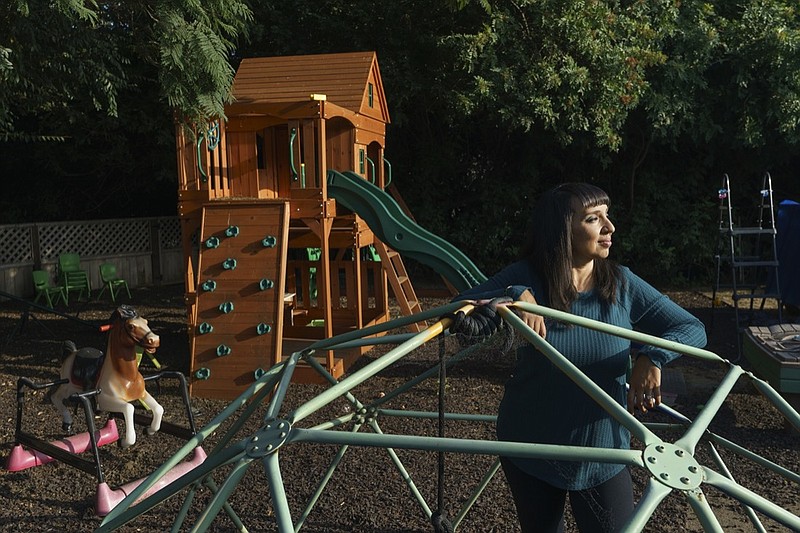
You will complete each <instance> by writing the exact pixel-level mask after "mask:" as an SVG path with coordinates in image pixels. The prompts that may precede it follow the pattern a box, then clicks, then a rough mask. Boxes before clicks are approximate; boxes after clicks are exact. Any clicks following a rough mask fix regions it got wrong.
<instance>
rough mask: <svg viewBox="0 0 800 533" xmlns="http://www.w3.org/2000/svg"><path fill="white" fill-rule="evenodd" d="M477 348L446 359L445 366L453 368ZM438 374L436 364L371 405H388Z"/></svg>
mask: <svg viewBox="0 0 800 533" xmlns="http://www.w3.org/2000/svg"><path fill="white" fill-rule="evenodd" d="M479 347H480V344H473V345H472V346H468V347H467V348H465V349H463V350H461V351H459V352H458V353H457V354H455V355H454V356H452V357H450V358H448V359H447V361H446V363H445V364H446V365H447V368H450V367H451V366H454V365H455V364H457V363H458V362H459V361H461V360H462V359H465V358H466V357H467V356H468V355H471V354H472V352H474V351H475V350H476V349H478V348H479ZM438 372H439V365H438V364H436V365H434V366H432V367H431V368H429V369H428V370H426V371H425V372H423V373H422V374H420V375H418V376H417V377H416V378H413V379H411V380H409V381H407V382H405V383H404V384H403V385H400V386H399V387H397V388H395V389H394V390H393V391H392V392H388V393H386V395H385V396H384V397H383V398H379V399H378V400H376V401H374V402H373V403H372V404H371V405H372V406H375V407H380V406H381V405H383V404H385V403H388V402H389V401H391V400H393V399H394V398H397V397H398V396H400V395H402V394H404V393H406V392H408V391H409V390H411V389H413V388H414V387H416V386H417V385H419V384H420V383H422V382H423V381H425V380H426V379H429V378H430V377H432V376H434V375H437V374H438Z"/></svg>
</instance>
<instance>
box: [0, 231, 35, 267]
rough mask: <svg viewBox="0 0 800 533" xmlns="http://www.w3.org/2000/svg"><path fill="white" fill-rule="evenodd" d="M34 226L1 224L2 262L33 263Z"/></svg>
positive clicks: (0, 258) (0, 256) (12, 263)
mask: <svg viewBox="0 0 800 533" xmlns="http://www.w3.org/2000/svg"><path fill="white" fill-rule="evenodd" d="M31 229H32V226H0V242H2V243H3V246H0V264H3V265H15V264H25V263H33V243H32V242H31Z"/></svg>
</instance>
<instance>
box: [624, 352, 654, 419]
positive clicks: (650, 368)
mask: <svg viewBox="0 0 800 533" xmlns="http://www.w3.org/2000/svg"><path fill="white" fill-rule="evenodd" d="M660 404H661V369H660V368H658V367H657V366H656V365H654V364H653V363H652V362H651V361H650V358H649V357H647V356H646V355H640V356H639V357H637V358H636V359H635V360H634V363H633V369H632V370H631V378H630V388H629V389H628V411H630V412H631V413H633V412H634V411H641V412H642V413H646V412H647V410H648V409H654V408H655V407H656V406H658V405H660Z"/></svg>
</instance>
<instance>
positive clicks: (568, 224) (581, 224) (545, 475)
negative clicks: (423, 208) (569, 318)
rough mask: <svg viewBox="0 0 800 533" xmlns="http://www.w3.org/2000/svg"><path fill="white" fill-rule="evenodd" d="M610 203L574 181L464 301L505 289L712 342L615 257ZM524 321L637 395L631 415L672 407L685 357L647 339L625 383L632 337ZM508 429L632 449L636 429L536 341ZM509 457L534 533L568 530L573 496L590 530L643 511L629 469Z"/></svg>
mask: <svg viewBox="0 0 800 533" xmlns="http://www.w3.org/2000/svg"><path fill="white" fill-rule="evenodd" d="M608 204H609V199H608V195H607V194H606V193H605V192H603V191H602V190H601V189H599V188H598V187H595V186H593V185H590V184H587V183H565V184H562V185H559V186H558V187H556V188H554V189H552V190H550V191H548V192H546V193H545V194H544V195H542V197H541V198H540V199H539V201H538V202H537V204H536V206H535V209H534V211H533V216H532V219H531V225H530V236H529V239H528V244H527V246H526V248H525V249H524V251H523V258H522V259H521V260H520V261H518V262H516V263H514V264H512V265H510V266H508V267H506V268H505V269H503V270H502V271H501V272H499V273H498V274H496V275H495V276H494V277H492V278H491V279H489V280H488V281H486V282H485V283H483V284H481V285H480V286H478V287H475V288H472V289H470V290H468V291H466V292H464V293H462V294H460V295H459V296H458V297H457V298H456V299H457V300H475V301H477V302H478V303H484V304H485V301H486V300H488V299H495V298H498V297H503V296H505V297H510V299H511V300H522V301H526V302H532V303H536V302H539V303H541V304H542V305H546V306H549V307H552V308H555V309H559V310H563V311H568V312H570V313H572V314H575V315H580V316H583V317H587V318H591V319H595V320H600V321H602V322H605V323H608V324H612V325H616V326H620V327H624V328H627V329H633V328H635V329H636V330H638V331H643V332H645V333H649V334H651V335H655V336H658V337H662V338H664V339H668V340H672V341H676V342H680V343H682V344H687V345H690V346H697V347H702V346H705V343H706V335H705V329H704V327H703V325H702V323H701V322H700V321H699V320H697V319H696V318H695V317H693V316H692V315H691V314H689V313H688V312H687V311H685V310H683V309H682V308H681V307H679V306H678V305H677V304H675V303H673V302H672V301H671V300H669V298H667V297H666V296H664V295H663V294H661V293H659V292H658V291H657V290H656V289H654V288H653V287H651V286H650V285H649V284H647V283H646V282H645V281H643V280H642V279H641V278H639V277H638V276H636V275H635V274H634V273H633V272H631V271H630V270H629V269H628V268H626V267H623V266H620V265H617V264H616V263H614V262H613V261H611V260H609V259H608V256H609V251H610V249H611V244H612V235H613V233H614V230H615V228H614V224H612V222H611V220H610V219H609V216H608ZM496 302H497V300H495V304H496ZM487 307H488V306H486V305H484V307H478V309H477V310H476V312H477V314H475V313H473V314H474V315H475V316H474V318H472V319H471V318H470V317H466V319H465V318H464V317H463V316H459V317H458V318H457V320H455V321H454V323H453V325H452V326H451V328H450V329H451V332H455V333H459V332H462V333H464V332H469V331H475V329H474V327H475V325H476V324H475V322H476V321H478V322H481V320H482V319H483V321H484V322H485V316H486V315H487V314H491V313H487V311H489V309H487ZM522 317H523V320H524V321H525V322H526V324H528V326H530V327H531V329H533V330H534V331H536V332H537V333H539V334H540V335H541V336H542V337H545V338H546V339H547V341H548V342H549V343H550V344H552V345H553V347H555V348H556V349H557V350H558V351H559V352H560V353H562V354H563V355H564V356H565V357H567V358H568V359H569V360H570V361H572V363H574V364H575V365H576V366H577V367H578V368H580V369H581V370H582V371H583V372H584V373H585V374H586V375H588V376H589V377H590V378H591V379H592V380H593V381H594V382H595V383H597V384H598V385H599V386H600V387H602V388H603V390H605V391H606V392H607V393H608V394H609V395H611V396H612V397H614V398H616V399H617V401H619V402H620V404H622V405H625V404H626V403H627V406H628V410H629V411H631V412H633V411H634V410H639V411H642V412H645V411H647V410H648V409H652V408H654V407H656V406H657V405H659V404H660V403H661V366H662V365H664V364H665V363H668V362H669V361H672V360H673V359H675V358H676V357H678V354H676V353H673V352H668V351H665V350H662V349H660V348H654V347H650V346H644V347H641V348H640V349H639V350H638V352H637V355H636V358H635V361H634V362H633V367H632V369H631V375H630V390H629V391H626V373H627V370H628V367H629V363H630V342H629V341H627V340H625V339H620V338H618V337H614V336H610V335H607V334H604V333H600V332H596V331H593V330H589V329H587V328H582V327H577V326H569V325H566V324H562V323H557V322H551V321H549V320H545V319H544V318H543V317H541V316H538V315H533V314H530V313H522ZM470 322H472V323H471V324H470ZM482 325H485V323H484V324H482ZM470 326H472V328H470ZM497 436H498V439H499V440H503V441H515V442H532V443H547V444H564V445H572V446H592V447H605V448H620V449H628V448H629V447H630V433H629V432H628V430H627V429H625V428H624V427H623V426H621V425H620V424H619V423H618V422H617V421H615V420H614V419H612V418H611V416H609V415H608V414H607V413H606V412H605V411H604V410H603V409H602V408H601V407H599V406H598V405H597V404H596V403H595V402H594V401H593V400H592V399H590V398H589V396H588V395H587V394H586V393H585V392H583V391H582V390H581V389H580V388H579V387H578V386H577V385H576V384H575V383H573V382H572V381H571V380H570V379H569V378H568V377H567V376H566V375H565V374H563V373H562V372H561V371H559V370H558V369H557V368H555V366H553V365H552V364H551V363H550V362H549V361H548V360H547V359H546V358H545V357H544V356H543V355H542V354H539V353H538V352H537V351H536V350H535V348H534V347H533V346H532V345H530V344H527V343H526V344H525V345H524V346H523V347H521V348H520V349H519V351H518V354H517V366H516V368H515V370H514V373H513V376H512V377H511V379H510V380H509V381H508V383H506V387H505V394H504V396H503V400H502V402H501V403H500V409H499V413H498V418H497ZM501 461H502V465H503V470H504V472H505V475H506V478H507V480H508V482H509V486H510V488H511V492H512V495H513V497H514V502H515V504H516V508H517V515H518V516H519V520H520V524H521V526H522V531H523V532H529V531H531V532H532V531H536V532H543V531H563V528H564V518H563V516H564V503H565V499H566V495H567V494H569V497H570V506H571V508H572V511H573V515H574V517H575V520H576V523H577V524H578V527H579V528H580V530H581V531H584V532H587V531H592V532H594V531H617V530H618V529H619V528H620V527H621V526H622V525H624V524H625V522H626V521H627V519H628V518H629V517H630V514H631V513H632V511H633V490H632V484H631V477H630V472H629V470H628V469H627V468H626V467H625V466H624V465H619V464H607V463H593V462H584V463H579V462H570V461H549V460H539V459H520V458H513V457H503V458H501Z"/></svg>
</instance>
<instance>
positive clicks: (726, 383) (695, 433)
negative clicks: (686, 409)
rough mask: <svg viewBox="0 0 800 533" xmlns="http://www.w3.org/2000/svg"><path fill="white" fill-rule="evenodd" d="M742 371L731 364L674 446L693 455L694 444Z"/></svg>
mask: <svg viewBox="0 0 800 533" xmlns="http://www.w3.org/2000/svg"><path fill="white" fill-rule="evenodd" d="M743 373H744V370H742V369H741V367H738V366H731V368H730V370H729V371H728V374H727V375H726V376H725V378H724V379H723V380H722V383H720V385H719V387H717V390H715V391H714V393H713V394H712V395H711V397H710V398H709V399H708V401H707V402H706V405H705V407H703V410H702V411H700V413H699V414H698V415H697V418H696V419H695V420H694V422H693V423H692V425H691V426H690V427H689V429H688V431H686V433H684V435H683V437H681V438H680V439H678V440H677V441H675V445H676V446H680V447H681V448H683V449H685V450H688V451H689V453H691V454H692V455H694V449H695V446H697V443H698V442H699V441H700V437H702V436H703V434H704V433H705V431H706V429H708V426H709V424H711V421H712V420H713V419H714V416H716V414H717V412H718V411H719V409H720V407H722V403H723V402H724V401H725V398H727V397H728V393H730V391H731V389H733V386H734V385H736V381H737V380H738V379H739V376H741V375H742V374H743Z"/></svg>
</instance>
